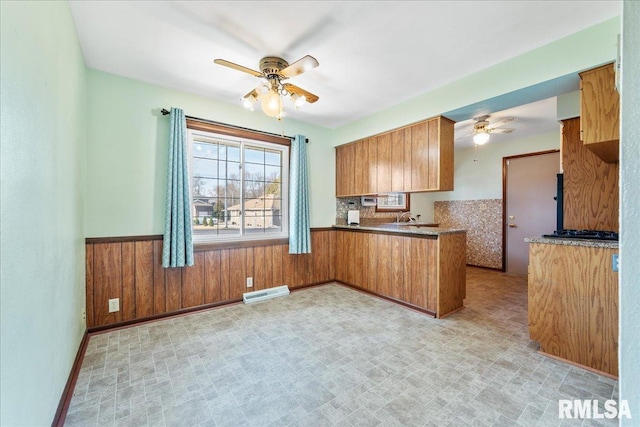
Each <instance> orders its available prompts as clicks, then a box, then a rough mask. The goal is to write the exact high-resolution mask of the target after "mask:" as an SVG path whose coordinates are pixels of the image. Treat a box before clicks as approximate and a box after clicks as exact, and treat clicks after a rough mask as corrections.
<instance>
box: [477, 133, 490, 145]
mask: <svg viewBox="0 0 640 427" xmlns="http://www.w3.org/2000/svg"><path fill="white" fill-rule="evenodd" d="M487 142H489V134H488V133H486V132H481V133H477V134H475V135H474V137H473V143H474V144H476V145H484V144H486V143H487Z"/></svg>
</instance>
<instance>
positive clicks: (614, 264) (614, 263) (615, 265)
mask: <svg viewBox="0 0 640 427" xmlns="http://www.w3.org/2000/svg"><path fill="white" fill-rule="evenodd" d="M611 268H612V269H613V271H614V272H615V271H618V270H620V255H619V254H613V255H612V256H611Z"/></svg>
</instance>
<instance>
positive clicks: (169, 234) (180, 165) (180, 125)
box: [162, 108, 193, 268]
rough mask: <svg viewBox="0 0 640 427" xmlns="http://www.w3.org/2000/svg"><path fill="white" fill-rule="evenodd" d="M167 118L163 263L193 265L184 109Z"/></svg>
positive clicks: (178, 265) (173, 111) (174, 109)
mask: <svg viewBox="0 0 640 427" xmlns="http://www.w3.org/2000/svg"><path fill="white" fill-rule="evenodd" d="M169 120H170V128H169V172H168V179H167V205H166V211H165V219H164V239H163V245H162V266H163V267H165V268H167V267H184V266H185V265H193V240H192V230H191V202H190V198H191V196H190V194H189V171H188V163H189V162H188V159H187V122H186V120H185V117H184V111H182V110H181V109H180V108H171V115H170V116H169Z"/></svg>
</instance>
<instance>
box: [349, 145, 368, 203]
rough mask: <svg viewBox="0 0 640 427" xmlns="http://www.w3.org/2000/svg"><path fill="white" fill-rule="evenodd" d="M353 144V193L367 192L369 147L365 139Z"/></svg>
mask: <svg viewBox="0 0 640 427" xmlns="http://www.w3.org/2000/svg"><path fill="white" fill-rule="evenodd" d="M353 145H354V146H355V149H354V150H355V159H354V171H353V172H354V176H355V184H354V189H353V194H367V189H368V187H369V147H368V146H367V143H366V140H361V141H358V142H356V143H354V144H353Z"/></svg>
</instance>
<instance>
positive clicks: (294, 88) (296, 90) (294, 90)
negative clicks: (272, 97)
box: [282, 83, 320, 104]
mask: <svg viewBox="0 0 640 427" xmlns="http://www.w3.org/2000/svg"><path fill="white" fill-rule="evenodd" d="M282 86H284V89H285V90H286V91H287V92H289V93H291V94H296V95H298V96H303V95H304V97H305V98H306V100H307V102H308V103H310V104H313V103H314V102H316V101H317V100H318V99H320V98H318V96H317V95H314V94H312V93H311V92H307V91H306V90H304V89H301V88H299V87H298V86H295V85H292V84H291V83H285V84H283V85H282Z"/></svg>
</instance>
